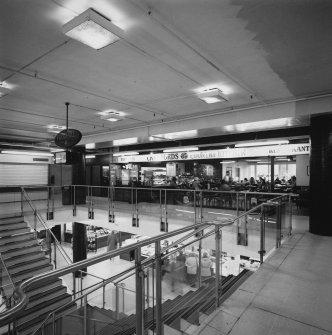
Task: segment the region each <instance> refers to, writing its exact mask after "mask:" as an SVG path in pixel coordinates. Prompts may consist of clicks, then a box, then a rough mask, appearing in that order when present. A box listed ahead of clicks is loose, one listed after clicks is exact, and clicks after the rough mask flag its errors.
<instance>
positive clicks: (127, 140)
mask: <svg viewBox="0 0 332 335" xmlns="http://www.w3.org/2000/svg"><path fill="white" fill-rule="evenodd" d="M137 140H138V138H137V137H128V138H123V139H121V140H113V146H120V145H127V144H135V143H137Z"/></svg>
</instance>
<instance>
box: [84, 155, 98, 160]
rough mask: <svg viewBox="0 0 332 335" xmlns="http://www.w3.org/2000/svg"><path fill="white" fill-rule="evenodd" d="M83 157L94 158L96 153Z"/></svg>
mask: <svg viewBox="0 0 332 335" xmlns="http://www.w3.org/2000/svg"><path fill="white" fill-rule="evenodd" d="M85 158H86V159H89V158H96V155H85Z"/></svg>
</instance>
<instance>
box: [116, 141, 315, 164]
mask: <svg viewBox="0 0 332 335" xmlns="http://www.w3.org/2000/svg"><path fill="white" fill-rule="evenodd" d="M309 153H310V145H309V144H285V145H272V146H265V147H251V148H234V149H219V150H206V151H188V152H186V151H184V152H174V153H162V154H149V155H136V156H122V157H114V163H128V162H165V161H188V160H199V159H229V158H246V157H268V156H293V155H308V154H309Z"/></svg>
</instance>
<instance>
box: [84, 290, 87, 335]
mask: <svg viewBox="0 0 332 335" xmlns="http://www.w3.org/2000/svg"><path fill="white" fill-rule="evenodd" d="M83 313H84V320H83V334H84V335H87V333H88V332H87V330H88V329H87V328H88V327H87V326H88V319H87V296H85V297H84V307H83Z"/></svg>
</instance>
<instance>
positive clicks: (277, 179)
mask: <svg viewBox="0 0 332 335" xmlns="http://www.w3.org/2000/svg"><path fill="white" fill-rule="evenodd" d="M274 184H275V185H278V184H281V180H280V179H279V177H277V178H276V179H275V181H274Z"/></svg>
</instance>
